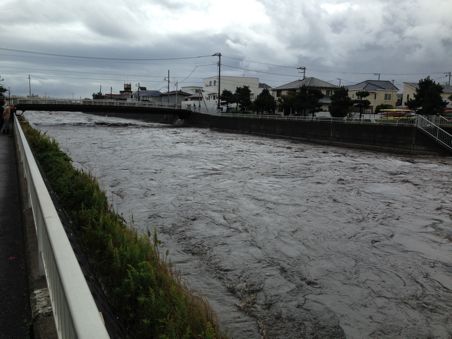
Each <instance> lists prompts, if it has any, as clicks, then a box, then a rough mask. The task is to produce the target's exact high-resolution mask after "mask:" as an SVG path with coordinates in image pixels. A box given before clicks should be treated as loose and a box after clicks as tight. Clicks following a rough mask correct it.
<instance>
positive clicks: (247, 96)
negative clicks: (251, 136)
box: [235, 86, 251, 112]
mask: <svg viewBox="0 0 452 339" xmlns="http://www.w3.org/2000/svg"><path fill="white" fill-rule="evenodd" d="M235 98H236V100H237V103H238V104H239V106H240V110H241V111H242V112H244V111H246V110H247V109H248V108H249V107H250V105H251V90H250V88H249V87H248V86H243V87H237V88H236V89H235Z"/></svg>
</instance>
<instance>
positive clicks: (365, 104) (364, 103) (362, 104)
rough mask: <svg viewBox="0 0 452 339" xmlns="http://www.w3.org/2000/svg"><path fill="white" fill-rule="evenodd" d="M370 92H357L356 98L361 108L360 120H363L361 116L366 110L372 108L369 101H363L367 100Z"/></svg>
mask: <svg viewBox="0 0 452 339" xmlns="http://www.w3.org/2000/svg"><path fill="white" fill-rule="evenodd" d="M369 94H370V93H369V92H367V91H358V92H356V96H357V97H358V100H356V101H355V103H356V105H357V106H358V107H359V118H360V119H361V115H362V114H363V113H364V109H366V108H367V107H369V106H370V101H369V100H363V98H367V97H368V96H369Z"/></svg>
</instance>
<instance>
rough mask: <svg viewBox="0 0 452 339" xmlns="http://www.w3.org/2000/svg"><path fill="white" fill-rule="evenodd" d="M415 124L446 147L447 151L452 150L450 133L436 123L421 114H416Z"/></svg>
mask: <svg viewBox="0 0 452 339" xmlns="http://www.w3.org/2000/svg"><path fill="white" fill-rule="evenodd" d="M416 126H417V127H418V128H419V129H421V130H422V131H424V132H425V133H427V134H428V135H429V136H430V137H432V138H433V139H435V141H436V142H438V143H439V144H441V145H443V146H444V147H446V148H447V149H448V150H449V151H452V135H451V134H450V133H448V132H446V131H445V130H444V129H442V128H441V127H439V126H438V125H436V124H435V123H434V122H433V121H431V120H429V119H427V118H425V117H423V116H422V115H417V116H416Z"/></svg>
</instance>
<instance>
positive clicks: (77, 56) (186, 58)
mask: <svg viewBox="0 0 452 339" xmlns="http://www.w3.org/2000/svg"><path fill="white" fill-rule="evenodd" d="M0 50H2V51H9V52H17V53H25V54H34V55H44V56H51V57H59V58H73V59H89V60H116V61H171V60H189V59H200V58H207V57H211V55H197V56H184V57H170V58H112V57H96V56H85V55H69V54H56V53H46V52H38V51H29V50H24V49H13V48H2V47H0Z"/></svg>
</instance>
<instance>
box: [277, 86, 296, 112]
mask: <svg viewBox="0 0 452 339" xmlns="http://www.w3.org/2000/svg"><path fill="white" fill-rule="evenodd" d="M278 106H279V109H280V110H281V111H283V114H284V115H290V114H292V113H293V112H294V111H293V109H294V106H295V93H293V92H289V93H288V94H287V95H282V96H281V97H279V98H278Z"/></svg>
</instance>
